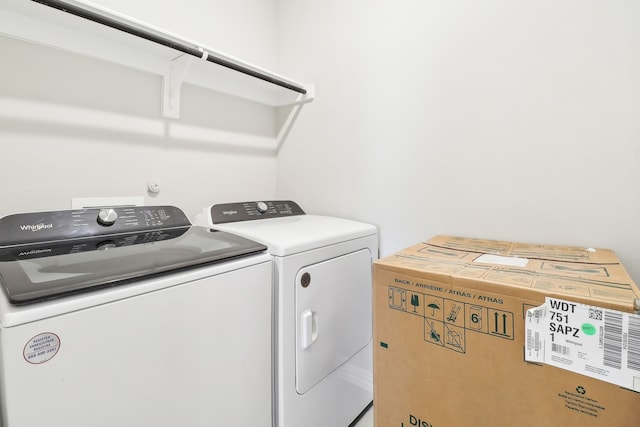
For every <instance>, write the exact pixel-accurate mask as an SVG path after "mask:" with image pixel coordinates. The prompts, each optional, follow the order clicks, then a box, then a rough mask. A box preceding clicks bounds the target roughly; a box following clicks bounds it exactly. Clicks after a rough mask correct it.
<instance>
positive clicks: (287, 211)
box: [196, 201, 378, 427]
mask: <svg viewBox="0 0 640 427" xmlns="http://www.w3.org/2000/svg"><path fill="white" fill-rule="evenodd" d="M196 222H197V223H199V224H201V225H208V226H210V227H212V228H214V229H217V230H223V231H227V232H230V233H233V234H236V235H239V236H243V237H246V238H248V239H252V240H255V241H257V242H260V243H262V244H264V245H266V246H267V247H268V249H267V251H268V252H269V253H270V254H271V256H272V258H273V265H274V270H273V280H274V284H275V286H274V290H275V295H274V302H275V307H274V313H275V335H274V337H275V341H276V342H275V361H276V364H275V367H274V369H275V378H276V383H275V393H274V395H275V403H276V410H275V418H276V419H275V424H274V425H275V426H277V427H302V426H304V427H327V426H331V427H347V426H348V425H350V424H351V423H352V422H353V421H354V420H356V419H357V418H358V417H359V415H360V414H361V413H362V412H363V411H364V410H365V409H366V408H367V407H368V406H369V405H370V404H371V401H372V399H373V379H372V298H371V295H372V294H371V287H372V273H371V267H372V262H373V260H374V259H377V257H378V231H377V228H376V227H375V226H373V225H370V224H365V223H362V222H356V221H351V220H347V219H341V218H334V217H328V216H318V215H307V214H305V212H304V211H303V210H302V209H301V208H300V207H299V206H298V205H297V204H296V203H294V202H292V201H267V202H244V203H227V204H218V205H213V206H210V207H208V208H205V210H204V212H203V214H202V215H201V216H199V217H198V218H197V219H196Z"/></svg>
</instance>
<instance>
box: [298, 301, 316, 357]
mask: <svg viewBox="0 0 640 427" xmlns="http://www.w3.org/2000/svg"><path fill="white" fill-rule="evenodd" d="M300 326H301V332H302V333H301V337H300V338H301V340H302V349H303V350H305V349H307V348H309V347H310V346H311V344H313V343H314V342H315V341H316V339H317V338H318V316H317V314H316V312H315V311H311V310H306V311H304V312H303V313H302V317H301V318H300Z"/></svg>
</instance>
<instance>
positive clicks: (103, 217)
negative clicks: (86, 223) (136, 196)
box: [98, 209, 118, 227]
mask: <svg viewBox="0 0 640 427" xmlns="http://www.w3.org/2000/svg"><path fill="white" fill-rule="evenodd" d="M116 219H118V212H116V210H115V209H100V212H98V224H100V225H104V226H105V227H108V226H110V225H113V224H114V223H115V222H116Z"/></svg>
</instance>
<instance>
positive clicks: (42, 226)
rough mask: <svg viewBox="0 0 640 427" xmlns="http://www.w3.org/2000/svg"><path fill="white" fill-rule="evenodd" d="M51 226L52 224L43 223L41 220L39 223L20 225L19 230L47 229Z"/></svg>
mask: <svg viewBox="0 0 640 427" xmlns="http://www.w3.org/2000/svg"><path fill="white" fill-rule="evenodd" d="M50 228H53V224H45V223H43V222H41V223H40V224H27V225H21V226H20V230H22V231H33V232H36V231H40V230H47V229H50Z"/></svg>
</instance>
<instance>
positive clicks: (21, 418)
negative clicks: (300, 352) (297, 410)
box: [0, 206, 273, 427]
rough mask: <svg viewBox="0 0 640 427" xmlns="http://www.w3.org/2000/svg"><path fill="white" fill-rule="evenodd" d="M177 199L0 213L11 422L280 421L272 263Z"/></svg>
mask: <svg viewBox="0 0 640 427" xmlns="http://www.w3.org/2000/svg"><path fill="white" fill-rule="evenodd" d="M265 249H266V247H265V246H264V245H261V244H258V243H256V242H253V241H250V240H248V239H245V238H242V237H238V236H234V235H231V234H229V233H225V232H217V231H211V230H209V229H208V228H203V227H195V226H191V224H190V223H189V221H188V219H187V218H186V216H185V215H184V213H183V212H182V211H180V210H179V209H177V208H174V207H170V206H163V207H128V208H115V209H102V210H99V209H82V210H74V211H56V212H39V213H28V214H16V215H10V216H6V217H3V218H0V284H1V285H2V291H0V411H1V414H0V415H1V418H0V420H1V421H0V423H1V425H2V426H4V427H25V426H49V427H88V426H91V427H114V426H118V427H142V426H157V427H176V426H189V427H195V426H202V427H204V426H207V427H210V426H236V427H256V426H261V427H271V426H272V418H273V414H272V411H273V408H272V360H271V357H272V356H271V355H272V336H271V334H272V325H271V322H272V311H271V310H272V309H271V307H272V302H271V298H272V293H273V291H272V288H271V284H270V280H271V274H272V262H271V258H270V257H269V255H267V253H266V251H265Z"/></svg>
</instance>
